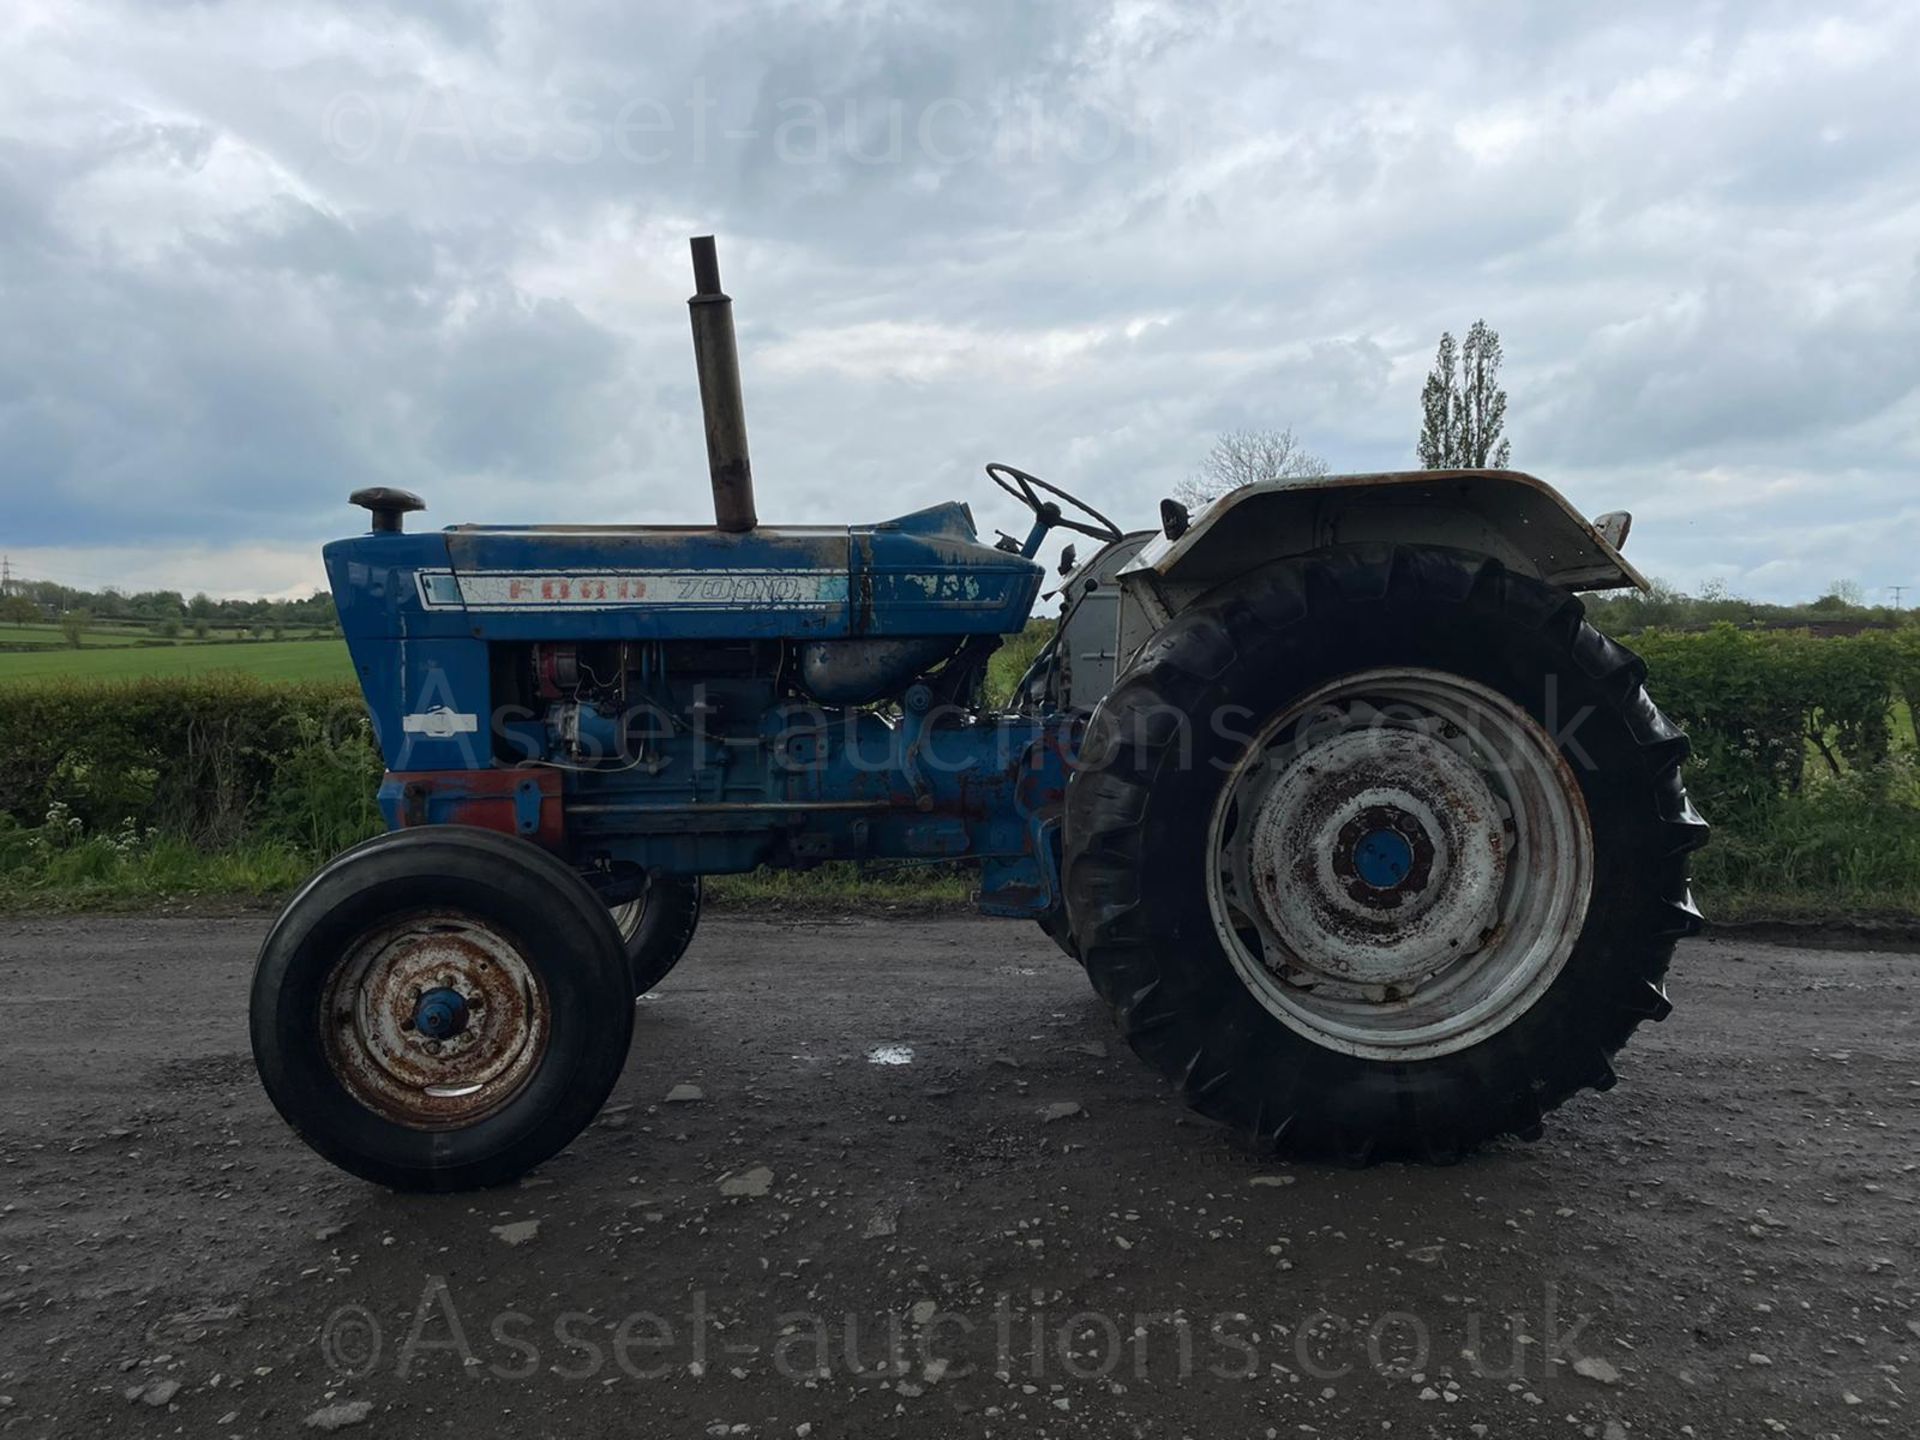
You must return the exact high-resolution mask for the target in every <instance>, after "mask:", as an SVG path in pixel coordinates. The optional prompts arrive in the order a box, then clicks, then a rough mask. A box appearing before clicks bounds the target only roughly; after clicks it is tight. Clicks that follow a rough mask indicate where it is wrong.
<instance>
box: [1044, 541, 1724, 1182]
mask: <svg viewBox="0 0 1920 1440" xmlns="http://www.w3.org/2000/svg"><path fill="white" fill-rule="evenodd" d="M1644 676H1645V668H1644V666H1643V665H1642V664H1641V662H1640V661H1639V660H1638V659H1636V658H1635V657H1634V656H1633V655H1632V654H1630V653H1629V652H1628V651H1626V650H1625V649H1623V648H1622V647H1620V646H1619V645H1617V644H1615V643H1614V642H1612V641H1610V640H1608V639H1607V638H1605V637H1604V636H1602V635H1600V634H1599V633H1598V632H1596V631H1595V630H1594V629H1593V628H1592V627H1591V626H1589V625H1587V624H1586V623H1585V621H1584V619H1583V616H1582V611H1581V607H1580V604H1579V602H1578V601H1577V600H1575V599H1574V598H1573V597H1572V596H1570V595H1568V594H1566V593H1565V592H1563V591H1560V590H1556V589H1554V588H1552V587H1550V586H1547V585H1545V584H1542V583H1540V582H1538V581H1535V580H1532V579H1529V578H1526V577H1523V576H1520V575H1516V574H1513V573H1511V572H1509V571H1507V570H1506V569H1504V568H1503V567H1502V566H1501V565H1499V564H1498V563H1497V562H1495V561H1492V560H1489V559H1486V558H1484V557H1480V556H1474V555H1469V554H1465V553H1461V552H1455V551H1447V550H1439V549H1417V548H1410V547H1392V546H1353V547H1343V548H1340V549H1335V550H1329V551H1327V552H1323V553H1321V554H1318V555H1314V556H1310V557H1306V558H1303V559H1300V560H1292V561H1286V562H1282V563H1279V564H1276V565H1273V566H1270V567H1267V568H1265V569H1262V570H1260V571H1257V572H1255V573H1253V574H1251V575H1249V576H1246V577H1243V578H1242V579H1240V580H1237V581H1235V582H1233V583H1231V584H1229V585H1227V586H1224V587H1222V588H1221V589H1220V590H1218V591H1216V592H1215V593H1214V594H1213V595H1211V596H1209V597H1207V598H1206V599H1204V600H1202V601H1201V602H1200V603H1199V604H1197V605H1195V606H1193V607H1192V608H1190V609H1188V610H1186V611H1184V612H1182V613H1181V614H1180V615H1178V616H1176V617H1175V618H1174V620H1173V621H1172V622H1171V623H1170V624H1169V625H1168V626H1167V627H1166V628H1165V629H1164V630H1163V631H1161V633H1160V634H1158V635H1156V636H1155V637H1154V639H1153V640H1152V641H1151V642H1150V643H1149V644H1148V646H1147V647H1146V649H1145V650H1144V651H1143V652H1142V654H1141V656H1140V657H1139V659H1138V661H1137V662H1136V664H1135V665H1134V667H1133V669H1132V670H1130V671H1129V672H1128V674H1127V675H1126V676H1125V677H1124V678H1123V680H1122V681H1121V683H1120V684H1119V685H1117V686H1116V687H1115V689H1114V690H1113V692H1112V693H1111V694H1110V695H1109V696H1108V697H1107V699H1106V700H1105V701H1104V702H1103V703H1102V705H1101V707H1100V709H1099V710H1098V711H1097V712H1096V714H1095V716H1094V717H1093V721H1092V724H1091V726H1090V733H1089V738H1088V742H1087V746H1086V748H1085V750H1084V752H1083V754H1082V757H1081V760H1082V763H1081V766H1080V768H1079V770H1078V771H1077V773H1076V774H1075V775H1074V777H1073V779H1072V781H1071V783H1070V785H1069V787H1068V792H1067V824H1066V836H1067V881H1066V889H1067V899H1068V906H1069V910H1070V913H1071V916H1072V932H1073V935H1074V937H1075V938H1076V940H1077V941H1078V942H1079V945H1080V950H1081V955H1082V958H1083V959H1084V961H1085V963H1086V967H1087V971H1088V975H1089V977H1090V978H1091V979H1092V981H1093V984H1094V987H1095V988H1096V989H1097V990H1098V991H1099V993H1100V994H1101V995H1102V996H1103V997H1104V998H1105V999H1106V1000H1107V1001H1108V1003H1109V1004H1110V1005H1111V1006H1112V1007H1113V1010H1114V1013H1115V1016H1116V1018H1117V1020H1118V1023H1119V1025H1120V1028H1121V1030H1122V1032H1123V1033H1124V1034H1125V1036H1126V1038H1127V1040H1128V1041H1129V1043H1131V1044H1132V1046H1133V1047H1134V1049H1135V1050H1136V1051H1137V1052H1138V1053H1139V1054H1140V1055H1142V1056H1143V1057H1144V1058H1145V1059H1146V1060H1147V1061H1148V1062H1149V1063H1151V1064H1153V1065H1154V1066H1156V1067H1157V1068H1158V1069H1160V1070H1161V1071H1162V1072H1163V1073H1165V1074H1166V1075H1168V1076H1169V1077H1170V1078H1171V1079H1173V1080H1174V1081H1175V1082H1176V1083H1177V1084H1178V1085H1179V1086H1180V1088H1181V1090H1182V1091H1183V1093H1184V1095H1185V1097H1186V1099H1187V1100H1188V1102H1189V1103H1190V1104H1192V1105H1193V1106H1194V1107H1195V1108H1196V1109H1198V1110H1200V1111H1202V1112H1204V1113H1205V1114H1207V1115H1210V1116H1212V1117H1214V1118H1215V1119H1218V1120H1220V1121H1223V1122H1225V1123H1226V1124H1228V1125H1230V1126H1233V1127H1234V1128H1236V1129H1237V1130H1239V1131H1241V1132H1242V1133H1243V1134H1245V1135H1247V1136H1249V1137H1251V1138H1253V1139H1255V1140H1256V1141H1258V1142H1260V1143H1263V1144H1271V1145H1275V1146H1278V1147H1280V1148H1283V1149H1286V1150H1288V1151H1292V1152H1296V1153H1303V1154H1318V1155H1334V1156H1339V1157H1343V1158H1346V1159H1348V1160H1351V1161H1354V1162H1360V1163H1364V1162H1366V1161H1368V1160H1372V1159H1381V1158H1386V1157H1389V1156H1394V1157H1404V1158H1419V1159H1426V1160H1436V1161H1439V1160H1450V1159H1453V1158H1456V1157H1458V1156H1459V1155H1461V1154H1462V1153H1464V1152H1465V1151H1467V1150H1469V1149H1471V1148H1472V1147H1474V1146H1475V1145H1477V1144H1479V1143H1481V1142H1483V1141H1485V1140H1487V1139H1488V1138H1490V1137H1493V1136H1496V1135H1501V1134H1507V1133H1511V1134H1516V1135H1520V1136H1522V1137H1525V1138H1533V1137H1535V1136H1537V1135H1538V1134H1539V1133H1540V1131H1541V1117H1542V1115H1543V1114H1544V1113H1545V1112H1546V1111H1548V1110H1551V1109H1552V1108H1553V1107H1555V1106H1556V1105H1558V1104H1560V1103H1561V1102H1562V1101H1563V1100H1565V1099H1566V1098H1567V1097H1568V1096H1570V1095H1572V1094H1574V1093H1575V1092H1576V1091H1578V1090H1580V1089H1582V1088H1586V1087H1592V1088H1595V1089H1606V1088H1608V1087H1610V1086H1611V1085H1612V1084H1613V1081H1614V1074H1613V1069H1612V1065H1611V1057H1612V1056H1613V1055H1614V1054H1615V1052H1617V1051H1618V1050H1619V1049H1620V1047H1621V1045H1623V1044H1624V1043H1625V1042H1626V1039H1627V1037H1628V1036H1629V1035H1630V1034H1631V1033H1632V1031H1633V1029H1634V1027H1635V1026H1636V1025H1638V1024H1639V1022H1640V1021H1641V1020H1642V1019H1646V1018H1653V1019H1661V1018H1664V1017H1665V1015H1666V1014H1667V1012H1668V1010H1669V1009H1670V1008H1671V1007H1670V1006H1669V1004H1668V1001H1667V997H1666V993H1665V991H1664V989H1663V988H1662V979H1663V977H1664V976H1665V973H1666V970H1667V966H1668V962H1669V960H1670V959H1671V957H1672V953H1673V946H1674V942H1675V941H1676V940H1677V939H1678V938H1679V937H1680V936H1682V935H1686V934H1690V933H1693V931H1694V930H1695V929H1697V927H1698V925H1699V916H1698V913H1697V912H1696V911H1695V910H1694V908H1693V905H1692V902H1691V899H1690V896H1689V891H1688V858H1687V857H1688V855H1689V853H1690V852H1691V851H1693V850H1694V849H1696V848H1698V846H1699V845H1701V844H1702V843H1704V841H1705V839H1706V833H1707V829H1706V826H1705V825H1704V824H1703V823H1702V822H1701V820H1700V818H1699V816H1698V815H1697V814H1695V813H1694V810H1693V808H1692V806H1691V805H1690V804H1689V803H1688V800H1687V797H1686V792H1685V790H1684V788H1683V787H1682V785H1681V780H1680V763H1681V761H1682V760H1683V759H1684V758H1685V756H1686V753H1687V745H1686V739H1685V737H1684V736H1682V735H1681V734H1680V733H1679V732H1678V731H1677V730H1676V729H1675V728H1674V727H1673V726H1672V725H1671V724H1669V723H1668V722H1667V721H1666V720H1665V719H1664V718H1663V717H1662V716H1661V714H1660V712H1659V711H1658V710H1657V709H1655V708H1654V706H1653V704H1652V702H1651V701H1649V700H1648V698H1647V695H1646V691H1645V690H1644V689H1643V688H1642V683H1641V682H1642V680H1643V679H1644Z"/></svg>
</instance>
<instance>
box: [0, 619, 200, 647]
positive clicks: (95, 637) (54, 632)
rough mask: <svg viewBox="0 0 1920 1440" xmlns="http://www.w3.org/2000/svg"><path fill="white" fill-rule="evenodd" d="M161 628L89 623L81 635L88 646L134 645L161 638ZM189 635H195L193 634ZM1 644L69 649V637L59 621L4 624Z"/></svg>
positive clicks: (82, 640)
mask: <svg viewBox="0 0 1920 1440" xmlns="http://www.w3.org/2000/svg"><path fill="white" fill-rule="evenodd" d="M160 638H162V637H161V635H160V632H159V631H157V630H153V629H150V628H149V629H143V628H140V627H138V626H132V625H128V626H118V625H89V626H88V627H87V628H86V630H85V631H84V632H83V633H82V635H81V637H80V643H81V644H82V645H86V646H99V645H132V644H134V643H135V642H136V641H140V640H158V639H160ZM188 638H192V637H191V636H190V637H188ZM0 645H48V646H52V647H53V648H55V649H69V648H71V647H70V646H68V645H67V637H66V635H65V634H63V633H62V632H61V629H60V627H59V626H58V625H0Z"/></svg>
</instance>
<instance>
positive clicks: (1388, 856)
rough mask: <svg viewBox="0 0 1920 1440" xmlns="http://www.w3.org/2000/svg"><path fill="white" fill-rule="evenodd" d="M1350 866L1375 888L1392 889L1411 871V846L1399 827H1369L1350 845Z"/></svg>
mask: <svg viewBox="0 0 1920 1440" xmlns="http://www.w3.org/2000/svg"><path fill="white" fill-rule="evenodd" d="M1353 869H1354V873H1355V874H1357V875H1359V877H1360V878H1361V879H1362V880H1363V881H1365V882H1366V883H1367V884H1368V885H1371V886H1372V887H1373V888H1374V889H1376V890H1391V889H1393V887H1394V886H1396V885H1398V884H1400V882H1401V881H1403V880H1405V879H1406V878H1407V876H1408V874H1409V873H1410V872H1411V871H1412V870H1413V846H1412V845H1410V844H1409V843H1408V842H1407V837H1406V836H1404V835H1402V834H1401V833H1400V832H1399V831H1398V830H1392V829H1388V828H1387V827H1386V826H1384V825H1383V826H1381V827H1380V828H1379V829H1377V830H1369V831H1368V832H1367V833H1366V834H1364V835H1362V836H1361V837H1360V839H1359V841H1358V842H1357V843H1355V845H1354V847H1353Z"/></svg>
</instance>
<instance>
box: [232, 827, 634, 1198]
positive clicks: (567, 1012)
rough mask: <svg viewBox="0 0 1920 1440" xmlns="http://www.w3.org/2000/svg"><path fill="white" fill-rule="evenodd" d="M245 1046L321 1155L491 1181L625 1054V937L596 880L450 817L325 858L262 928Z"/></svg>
mask: <svg viewBox="0 0 1920 1440" xmlns="http://www.w3.org/2000/svg"><path fill="white" fill-rule="evenodd" d="M251 1028H252V1038H253V1054H254V1061H255V1063H256V1064H257V1065H258V1067H259V1070H260V1078H261V1080H262V1081H263V1082H264V1083H265V1085H266V1090H267V1094H268V1096H269V1098H271V1099H272V1101H273V1104H274V1107H275V1108H276V1109H277V1110H279V1112H280V1114H281V1115H282V1116H283V1117H284V1118H285V1119H286V1121H287V1123H288V1124H290V1125H291V1126H293V1128H294V1130H295V1131H296V1132H297V1133H298V1134H299V1135H300V1137H301V1139H303V1140H305V1141H306V1142H307V1144H308V1145H310V1146H312V1147H313V1148H314V1149H315V1150H316V1151H318V1152H319V1153H320V1154H321V1155H323V1156H325V1157H326V1158H327V1159H329V1160H331V1161H332V1162H333V1163H334V1164H336V1165H338V1166H340V1167H341V1168H342V1169H344V1170H348V1171H350V1172H352V1173H353V1174H355V1175H358V1176H361V1177H362V1178H363V1179H367V1180H371V1181H373V1182H375V1183H376V1184H380V1185H387V1186H391V1187H392V1188H394V1189H397V1190H469V1189H475V1188H478V1187H481V1186H487V1185H497V1184H500V1183H502V1182H504V1181H507V1180H511V1179H513V1178H514V1177H516V1176H518V1175H520V1174H522V1173H524V1172H525V1171H527V1170H528V1169H530V1168H532V1167H533V1166H535V1165H537V1164H539V1163H540V1162H541V1161H543V1160H545V1159H547V1158H548V1157H549V1156H551V1155H553V1154H555V1153H556V1152H558V1151H559V1150H561V1149H563V1148H564V1147H565V1146H566V1145H567V1144H568V1143H569V1142H570V1141H571V1140H572V1139H573V1138H574V1137H575V1136H576V1135H578V1134H579V1133H580V1131H581V1130H582V1129H584V1128H585V1127H586V1125H587V1124H588V1122H589V1121H591V1120H592V1119H593V1117H594V1115H595V1114H596V1113H597V1112H598V1111H599V1109H600V1106H601V1104H602V1103H603V1102H604V1101H605V1100H606V1098H607V1095H608V1094H609V1092H611V1091H612V1089H613V1086H614V1082H615V1081H616V1080H618V1079H619V1076H620V1071H621V1069H622V1067H623V1066H624V1065H625V1063H626V1056H627V1046H628V1042H629V1040H630V1039H631V1036H632V1032H633V1003H632V995H631V991H630V988H629V982H628V972H627V965H626V957H625V953H624V951H623V950H622V947H621V944H620V938H619V936H618V935H617V934H616V932H615V931H614V928H613V922H612V921H611V920H610V919H609V918H608V915H607V911H606V908H605V906H603V905H602V904H601V903H600V901H599V898H598V897H597V896H596V895H595V894H594V892H593V890H592V889H591V888H590V887H589V886H588V885H587V884H586V883H585V882H584V881H583V880H581V879H580V877H579V876H577V875H576V874H574V872H573V871H572V870H571V869H570V868H569V867H568V866H567V865H566V864H565V863H563V862H562V861H560V860H558V859H557V858H555V857H554V856H552V855H549V854H548V853H547V852H546V851H544V850H541V849H539V848H538V847H537V846H534V845H532V844H529V843H528V842H527V841H524V840H520V839H517V838H515V837H513V836H509V835H502V834H496V833H494V832H492V831H487V830H477V829H468V828H464V827H460V826H430V827H423V828H420V829H411V830H402V831H398V832H396V833H393V834H390V835H382V836H379V837H378V838H376V839H373V840H369V841H367V842H366V843H365V844H363V845H359V846H356V847H355V848H354V849H352V850H349V851H347V852H346V853H345V854H343V855H341V856H339V857H338V858H336V859H335V860H333V861H331V862H330V863H329V864H327V865H326V866H325V867H324V868H322V869H321V870H320V871H319V873H318V874H316V875H315V876H314V877H313V878H312V879H311V880H309V881H308V882H307V884H306V886H305V887H304V888H303V889H302V890H301V891H300V893H299V894H298V895H296V896H295V897H294V899H293V901H292V902H291V903H290V904H289V905H288V906H287V908H286V909H285V910H284V911H282V912H281V915H280V918H279V920H278V921H276V922H275V923H274V926H273V929H272V930H271V931H270V932H269V933H268V935H267V939H266V943H265V944H264V945H263V946H262V948H261V951H260V959H259V962H258V964H257V965H256V967H255V970H254V977H253V996H252V1013H251Z"/></svg>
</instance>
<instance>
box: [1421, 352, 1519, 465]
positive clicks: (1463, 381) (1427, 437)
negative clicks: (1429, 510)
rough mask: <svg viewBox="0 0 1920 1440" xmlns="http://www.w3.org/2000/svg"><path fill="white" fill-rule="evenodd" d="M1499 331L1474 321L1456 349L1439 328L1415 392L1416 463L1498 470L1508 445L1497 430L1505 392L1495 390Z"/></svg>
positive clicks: (1503, 418)
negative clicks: (1417, 417) (1417, 396)
mask: <svg viewBox="0 0 1920 1440" xmlns="http://www.w3.org/2000/svg"><path fill="white" fill-rule="evenodd" d="M1503 358H1504V356H1503V353H1502V351H1501V348H1500V332H1499V331H1497V330H1495V329H1493V328H1492V327H1490V326H1489V325H1488V324H1487V322H1486V321H1484V320H1476V321H1474V322H1473V324H1472V326H1471V327H1469V328H1468V330H1467V338H1466V339H1465V340H1464V341H1463V342H1461V344H1460V346H1459V348H1458V351H1457V353H1456V350H1455V346H1454V339H1453V336H1452V335H1451V334H1450V333H1446V332H1442V334H1441V336H1440V348H1439V350H1438V351H1437V352H1436V353H1435V354H1434V357H1433V369H1431V370H1430V371H1428V372H1427V383H1426V384H1425V385H1424V386H1422V387H1421V390H1420V442H1419V452H1420V464H1421V465H1422V466H1423V467H1424V468H1426V469H1428V470H1479V469H1485V468H1487V467H1488V466H1491V467H1492V468H1493V469H1496V470H1504V469H1506V468H1507V466H1508V465H1509V464H1510V463H1511V462H1512V458H1513V447H1512V446H1511V445H1510V444H1508V442H1507V441H1506V439H1505V438H1504V437H1503V435H1502V432H1503V431H1504V430H1505V429H1506V422H1507V392H1506V391H1505V390H1503V389H1501V388H1500V362H1501V360H1502V359H1503Z"/></svg>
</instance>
